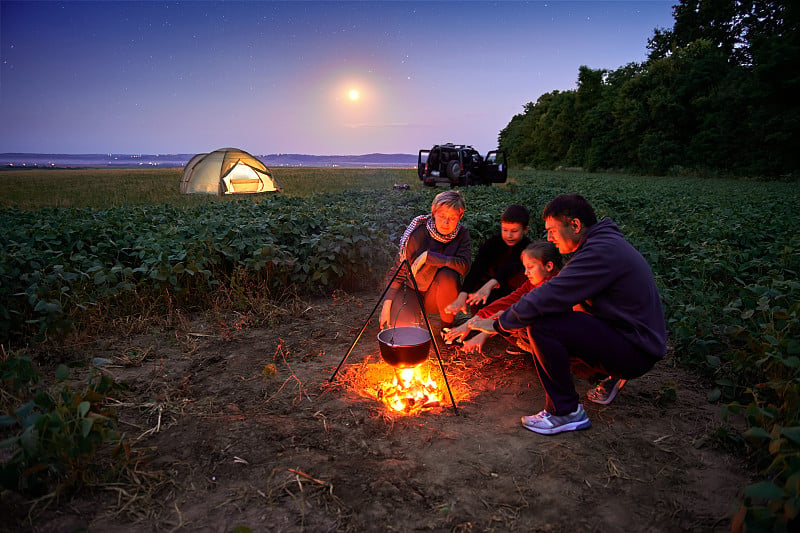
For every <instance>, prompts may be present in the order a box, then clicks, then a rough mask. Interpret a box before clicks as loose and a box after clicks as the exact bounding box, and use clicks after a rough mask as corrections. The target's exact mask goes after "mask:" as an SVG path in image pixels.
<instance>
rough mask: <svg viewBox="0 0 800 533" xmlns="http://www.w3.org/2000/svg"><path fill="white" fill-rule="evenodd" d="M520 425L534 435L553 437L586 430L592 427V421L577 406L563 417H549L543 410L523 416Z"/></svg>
mask: <svg viewBox="0 0 800 533" xmlns="http://www.w3.org/2000/svg"><path fill="white" fill-rule="evenodd" d="M522 425H523V427H524V428H525V429H529V430H531V431H533V432H534V433H540V434H542V435H554V434H556V433H561V432H562V431H575V430H578V429H586V428H588V427H589V426H591V425H592V421H591V420H589V417H588V416H586V411H585V410H584V408H583V405H581V404H578V408H577V409H575V411H574V412H572V413H570V414H568V415H564V416H556V415H551V414H550V413H548V412H547V411H545V410H542V411H541V412H539V413H538V414H535V415H530V416H523V417H522Z"/></svg>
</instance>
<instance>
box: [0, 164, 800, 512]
mask: <svg viewBox="0 0 800 533" xmlns="http://www.w3.org/2000/svg"><path fill="white" fill-rule="evenodd" d="M275 175H276V176H277V178H278V179H279V180H280V181H281V182H282V185H283V186H284V188H285V194H282V195H275V194H269V195H257V196H246V197H244V198H241V199H240V198H230V197H227V198H217V197H182V196H181V195H179V194H178V192H177V189H178V181H179V177H180V170H179V169H163V170H143V171H139V170H136V171H128V170H112V171H107V170H41V171H38V170H36V171H33V170H26V171H4V172H0V198H2V210H0V228H2V232H1V236H0V242H1V243H2V247H1V248H0V306H1V308H0V343H2V344H3V346H4V347H5V349H6V351H13V350H14V349H17V348H21V347H24V346H28V345H31V344H36V343H41V342H50V341H52V340H53V339H58V338H64V337H65V336H69V335H75V334H76V333H78V334H79V333H80V332H81V331H85V330H86V328H88V327H90V325H91V326H92V327H94V328H97V327H98V323H100V324H101V325H102V323H103V320H115V319H119V318H120V317H125V316H131V315H135V314H136V313H138V312H140V311H141V309H147V310H148V312H149V313H164V314H166V313H168V312H169V311H170V310H172V309H174V306H176V305H177V306H187V307H191V308H194V309H197V308H202V307H203V306H207V305H209V304H210V302H212V301H214V298H215V295H217V294H219V293H220V291H226V294H227V295H230V294H232V293H236V294H240V295H241V297H242V299H244V300H246V299H247V294H248V292H247V290H250V289H252V288H253V287H258V291H259V292H264V293H265V294H267V296H269V297H275V298H277V297H283V296H285V294H286V292H287V290H291V291H292V292H295V293H297V294H301V295H302V294H319V293H331V292H332V291H334V290H336V289H342V288H344V289H346V290H355V289H363V288H369V287H372V288H374V287H375V286H377V285H380V281H381V280H382V279H383V276H384V275H385V273H386V269H387V268H388V266H389V264H390V261H391V259H392V257H393V254H394V253H395V251H396V243H397V241H398V239H399V237H400V235H401V233H402V231H403V230H404V229H405V227H406V225H407V223H408V221H409V220H410V219H411V218H412V217H413V216H415V215H418V214H421V213H424V212H426V211H427V210H428V209H429V207H430V202H431V199H432V197H433V195H434V194H435V193H436V192H440V191H441V190H442V189H425V188H423V187H421V186H420V184H419V180H418V179H417V177H416V171H415V170H413V169H405V170H386V169H353V170H350V169H311V168H308V169H278V170H276V171H275ZM395 183H408V184H409V185H411V190H408V191H398V190H393V189H392V185H393V184H395ZM462 192H463V193H464V196H465V198H466V201H467V212H466V214H465V217H464V223H465V224H466V225H467V226H468V227H469V229H470V232H471V234H472V237H473V239H474V241H475V242H480V241H481V240H483V239H484V238H486V237H488V236H489V235H491V234H493V233H495V232H497V231H498V229H499V220H498V219H499V214H500V213H501V211H502V210H503V208H504V207H505V206H506V205H508V204H509V203H521V204H523V205H526V206H527V207H528V208H529V209H530V211H531V213H532V215H533V220H532V223H531V233H532V235H533V236H539V235H542V232H543V229H544V228H543V223H542V222H541V220H539V217H538V215H537V213H540V212H541V210H542V208H543V207H544V205H545V204H546V203H547V201H549V200H550V199H551V198H553V197H554V196H555V195H557V194H559V193H563V192H579V193H581V194H583V195H584V196H586V197H587V199H589V201H590V202H592V204H593V205H594V206H595V209H596V210H597V213H598V216H610V217H612V218H614V219H615V220H616V221H617V222H618V223H619V225H620V227H621V228H622V230H623V232H624V233H625V234H626V236H627V237H628V239H629V240H630V241H631V242H632V243H633V244H634V245H635V246H636V247H637V248H638V249H639V250H640V251H641V252H642V253H643V255H644V256H645V257H646V258H647V259H648V261H649V262H650V264H651V266H652V268H653V271H654V273H655V275H656V279H657V281H658V284H659V287H660V290H661V293H662V296H663V299H664V305H665V310H666V317H667V322H668V328H669V333H670V340H669V342H670V346H671V349H672V358H671V360H672V361H675V362H677V363H678V364H681V365H684V366H686V367H688V368H690V369H692V370H694V371H695V372H696V373H697V374H698V375H699V376H701V378H702V379H703V380H705V381H706V382H707V383H708V384H709V385H710V387H709V388H710V390H711V392H710V394H709V398H708V399H709V401H712V402H719V403H720V405H721V406H722V408H723V409H724V411H725V412H726V413H738V415H739V416H741V417H742V419H743V420H744V421H745V422H746V425H747V428H748V429H747V432H746V433H744V434H740V433H732V432H724V431H723V432H720V433H718V434H717V435H716V437H715V438H717V439H718V440H719V442H720V445H721V446H730V447H732V448H737V447H738V448H740V449H745V445H747V446H748V448H747V449H748V450H749V451H748V453H749V454H750V457H751V459H752V461H753V464H754V466H755V468H756V469H758V471H759V472H760V476H761V477H760V479H761V481H760V482H759V483H757V484H755V485H753V486H752V487H749V488H748V489H747V490H746V491H745V493H744V496H743V504H744V508H745V509H747V510H748V513H749V514H748V515H747V516H746V517H745V519H746V520H750V521H751V522H753V523H756V522H758V521H759V520H762V519H764V520H767V521H769V520H775V519H784V520H785V519H788V518H791V517H792V516H796V514H797V510H798V509H800V420H798V418H799V417H798V407H799V405H798V399H799V398H800V340H798V339H800V282H798V280H797V279H798V272H800V220H799V219H798V217H797V213H800V194H798V185H797V184H796V183H778V182H749V181H736V180H722V179H714V180H711V179H706V180H701V179H696V178H692V177H658V178H654V177H643V176H629V175H612V174H586V173H566V172H538V171H516V172H512V174H511V176H510V178H509V183H507V184H504V185H500V186H492V187H473V188H468V189H464V190H463V191H462ZM475 248H477V247H475ZM165 295H167V296H168V297H166V296H165ZM4 379H5V378H4ZM5 383H7V382H5ZM792 513H794V515H793V514H792ZM787 517H788V518H787Z"/></svg>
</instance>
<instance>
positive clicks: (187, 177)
mask: <svg viewBox="0 0 800 533" xmlns="http://www.w3.org/2000/svg"><path fill="white" fill-rule="evenodd" d="M281 190H282V188H281V186H280V184H279V183H278V181H277V180H276V179H275V178H274V177H273V176H272V172H270V170H269V169H268V168H267V167H266V166H265V165H264V163H262V162H261V161H259V160H258V159H256V158H255V157H253V156H252V155H250V154H248V153H247V152H245V151H244V150H239V149H237V148H220V149H219V150H214V151H213V152H211V153H209V154H197V155H196V156H194V157H193V158H191V159H190V160H189V162H188V163H186V166H185V167H183V175H182V176H181V193H183V194H194V193H201V194H219V195H223V194H241V193H254V192H270V191H281Z"/></svg>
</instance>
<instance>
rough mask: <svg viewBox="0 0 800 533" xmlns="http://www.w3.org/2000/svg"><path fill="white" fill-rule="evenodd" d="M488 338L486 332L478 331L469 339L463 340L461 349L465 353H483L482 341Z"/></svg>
mask: <svg viewBox="0 0 800 533" xmlns="http://www.w3.org/2000/svg"><path fill="white" fill-rule="evenodd" d="M488 338H489V335H487V334H486V333H478V334H477V335H475V336H474V337H472V338H471V339H469V340H466V341H464V346H462V347H461V349H462V350H463V351H464V352H465V353H483V343H485V342H486V339H488Z"/></svg>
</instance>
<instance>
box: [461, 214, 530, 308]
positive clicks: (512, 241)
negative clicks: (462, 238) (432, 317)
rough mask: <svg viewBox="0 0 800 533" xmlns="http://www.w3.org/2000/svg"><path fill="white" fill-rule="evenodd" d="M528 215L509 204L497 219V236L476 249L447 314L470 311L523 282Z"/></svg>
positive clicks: (500, 296) (506, 293) (528, 240)
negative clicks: (498, 227) (522, 254)
mask: <svg viewBox="0 0 800 533" xmlns="http://www.w3.org/2000/svg"><path fill="white" fill-rule="evenodd" d="M529 221H530V214H529V213H528V210H527V209H525V208H524V207H522V206H521V205H516V204H512V205H509V206H508V207H507V208H506V209H505V211H503V214H502V215H501V216H500V233H499V234H498V235H494V236H492V237H490V238H489V239H487V240H486V242H484V243H483V244H482V245H481V247H480V248H479V249H478V254H477V256H476V257H475V261H474V262H473V263H472V266H471V267H470V269H469V272H468V273H467V275H466V277H465V278H464V284H463V285H462V287H461V291H460V292H459V293H458V297H457V298H456V299H455V300H453V302H452V303H450V305H448V306H447V308H446V309H447V311H448V312H449V313H453V314H455V313H457V312H458V311H463V312H465V313H469V312H470V306H472V307H474V308H475V310H478V309H480V308H481V307H483V306H485V305H486V304H488V303H490V302H493V301H495V300H497V299H498V298H502V297H503V296H506V295H508V294H511V293H512V292H513V291H514V290H515V289H517V288H518V287H519V286H520V285H522V284H523V283H524V282H525V267H524V266H523V265H522V260H521V259H520V254H521V253H522V251H523V250H524V249H525V247H526V246H528V244H530V242H531V241H530V239H529V238H528V237H527V236H526V233H527V232H528V223H529Z"/></svg>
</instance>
